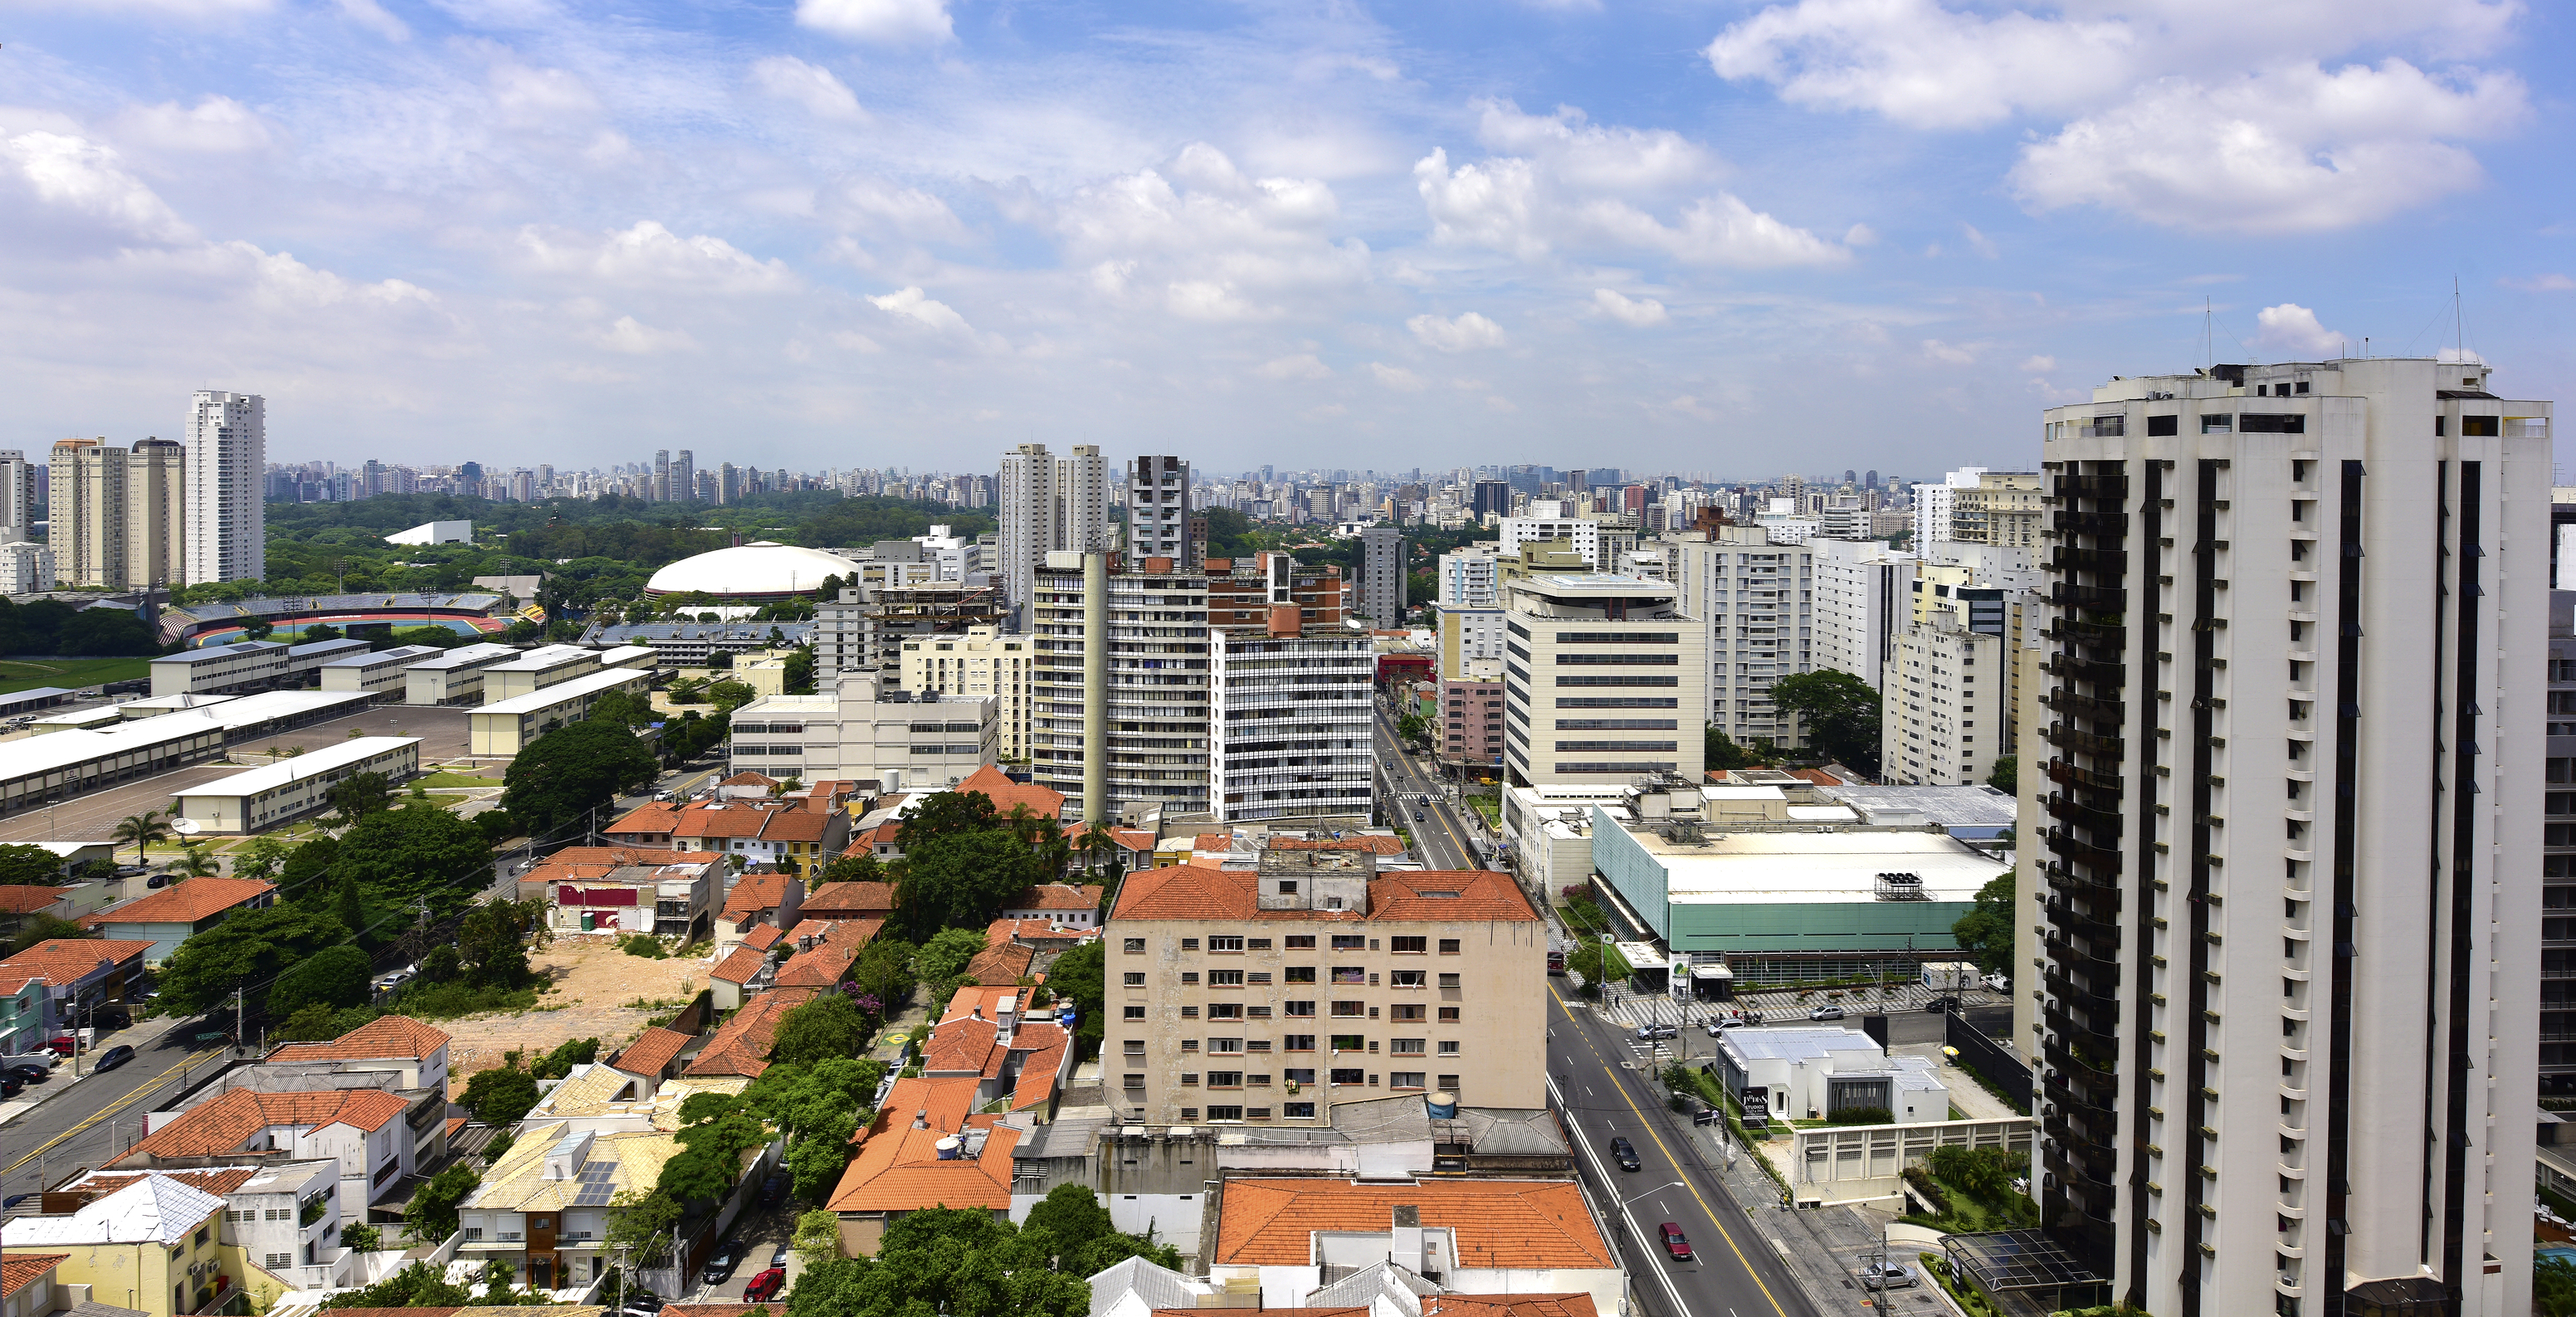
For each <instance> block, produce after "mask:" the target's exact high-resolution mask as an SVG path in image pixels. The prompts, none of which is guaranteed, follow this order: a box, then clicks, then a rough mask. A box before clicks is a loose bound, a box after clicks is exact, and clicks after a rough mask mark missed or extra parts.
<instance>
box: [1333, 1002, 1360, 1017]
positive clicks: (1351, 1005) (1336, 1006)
mask: <svg viewBox="0 0 2576 1317" xmlns="http://www.w3.org/2000/svg"><path fill="white" fill-rule="evenodd" d="M1333 1014H1335V1015H1337V1016H1341V1017H1343V1018H1346V1019H1349V1018H1356V1017H1359V1016H1362V1015H1366V1014H1368V1003H1367V1002H1358V1001H1337V1002H1334V1003H1333Z"/></svg>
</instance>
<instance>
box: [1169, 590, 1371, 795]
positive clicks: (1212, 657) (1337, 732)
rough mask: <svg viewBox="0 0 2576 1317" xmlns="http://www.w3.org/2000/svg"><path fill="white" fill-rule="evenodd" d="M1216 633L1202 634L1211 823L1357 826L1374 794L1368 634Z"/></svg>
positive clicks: (1294, 629)
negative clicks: (1208, 695) (1208, 692)
mask: <svg viewBox="0 0 2576 1317" xmlns="http://www.w3.org/2000/svg"><path fill="white" fill-rule="evenodd" d="M1280 612H1281V613H1283V614H1286V617H1285V618H1284V619H1283V628H1282V630H1281V631H1280V632H1278V633H1273V632H1269V631H1264V630H1261V629H1258V628H1252V627H1215V628H1211V629H1210V631H1209V635H1208V658H1209V664H1208V673H1209V685H1210V686H1211V688H1212V691H1213V694H1214V696H1215V699H1214V707H1213V708H1212V709H1211V710H1210V712H1209V715H1208V728H1209V733H1210V735H1209V738H1208V743H1209V744H1208V776H1209V778H1210V780H1211V783H1212V786H1213V789H1212V790H1211V792H1210V796H1211V799H1210V801H1209V804H1210V806H1211V807H1212V809H1213V811H1214V813H1215V815H1216V821H1217V822H1219V823H1244V822H1250V821H1254V820H1288V819H1318V820H1320V819H1337V820H1346V821H1348V822H1349V823H1350V824H1351V825H1352V826H1361V825H1364V824H1366V823H1367V822H1368V821H1369V818H1370V807H1371V804H1372V802H1373V800H1374V798H1375V793H1374V790H1373V783H1374V782H1375V780H1376V772H1375V769H1376V763H1375V759H1376V756H1375V754H1374V753H1373V752H1372V750H1371V749H1370V741H1369V717H1370V703H1369V694H1370V690H1371V686H1372V683H1373V681H1374V679H1375V677H1376V675H1377V658H1376V655H1375V653H1374V651H1373V648H1372V646H1371V644H1370V641H1369V637H1368V636H1367V635H1365V634H1362V633H1359V632H1353V631H1342V630H1328V629H1326V628H1323V627H1315V628H1310V629H1306V630H1304V631H1303V632H1302V633H1301V632H1300V629H1299V627H1298V624H1297V621H1296V618H1295V614H1294V611H1293V610H1290V609H1281V610H1280Z"/></svg>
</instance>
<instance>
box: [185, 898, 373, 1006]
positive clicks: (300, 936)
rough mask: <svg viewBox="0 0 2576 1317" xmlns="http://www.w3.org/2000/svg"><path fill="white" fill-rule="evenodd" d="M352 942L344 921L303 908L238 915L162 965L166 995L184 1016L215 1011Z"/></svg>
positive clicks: (275, 907) (193, 939)
mask: <svg viewBox="0 0 2576 1317" xmlns="http://www.w3.org/2000/svg"><path fill="white" fill-rule="evenodd" d="M348 937H349V930H348V929H346V928H344V927H342V926H341V924H340V921H339V920H337V919H334V918H332V917H331V916H330V915H327V914H317V913H315V912H313V911H310V910H307V909H305V908H304V907H302V906H298V905H283V904H282V905H272V906H264V907H262V908H260V909H257V910H236V911H234V912H233V913H232V914H231V915H230V916H229V917H227V918H226V919H225V920H224V922H222V923H220V924H217V925H215V926H214V927H213V928H209V929H207V930H206V931H204V932H202V933H198V934H196V935H195V936H193V937H190V938H189V939H188V940H187V941H185V942H182V943H180V944H179V949H178V950H176V951H174V952H172V953H170V958H169V959H168V960H166V961H163V962H162V964H161V972H160V978H159V982H160V985H161V994H162V996H163V997H164V998H165V999H166V1000H167V1002H168V1004H169V1005H170V1006H172V1007H175V1008H176V1009H178V1010H180V1011H184V1012H198V1011H206V1010H212V1009H213V1008H214V1007H215V1006H217V1005H218V1004H222V1003H225V1002H227V1001H228V1000H229V999H230V998H231V996H232V993H233V989H235V988H243V987H248V988H256V987H258V986H259V985H261V984H263V983H266V982H268V981H269V980H271V979H274V978H277V977H278V976H279V975H281V974H283V973H284V972H285V971H286V970H287V969H288V968H289V967H290V966H293V965H295V964H297V963H298V962H300V961H304V960H307V959H310V958H311V957H313V956H315V955H318V954H319V953H320V952H322V951H323V950H324V949H325V948H328V947H333V946H337V945H339V944H340V943H342V942H345V941H347V940H348Z"/></svg>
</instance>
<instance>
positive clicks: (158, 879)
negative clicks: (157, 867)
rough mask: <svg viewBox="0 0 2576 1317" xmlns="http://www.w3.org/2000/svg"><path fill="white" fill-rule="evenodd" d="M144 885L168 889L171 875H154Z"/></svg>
mask: <svg viewBox="0 0 2576 1317" xmlns="http://www.w3.org/2000/svg"><path fill="white" fill-rule="evenodd" d="M143 885H144V886H146V887H167V886H169V885H170V875H168V874H166V873H156V874H154V875H152V877H151V878H150V879H149V880H147V881H145V883H144V884H143Z"/></svg>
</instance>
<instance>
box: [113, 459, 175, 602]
mask: <svg viewBox="0 0 2576 1317" xmlns="http://www.w3.org/2000/svg"><path fill="white" fill-rule="evenodd" d="M187 462H188V450H187V449H186V448H185V447H183V446H181V445H179V444H176V443H173V442H171V441H170V440H167V439H146V440H144V441H143V442H141V443H138V444H136V445H135V446H134V451H133V452H132V453H130V454H128V455H127V457H126V459H125V584H126V587H127V588H128V589H135V590H140V589H142V588H144V587H146V586H161V587H164V588H167V587H169V586H173V585H181V584H184V583H185V580H186V571H187V560H186V556H185V555H184V554H183V553H182V552H181V550H182V548H183V547H184V546H185V545H186V544H187V511H188V508H187V499H186V491H187Z"/></svg>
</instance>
